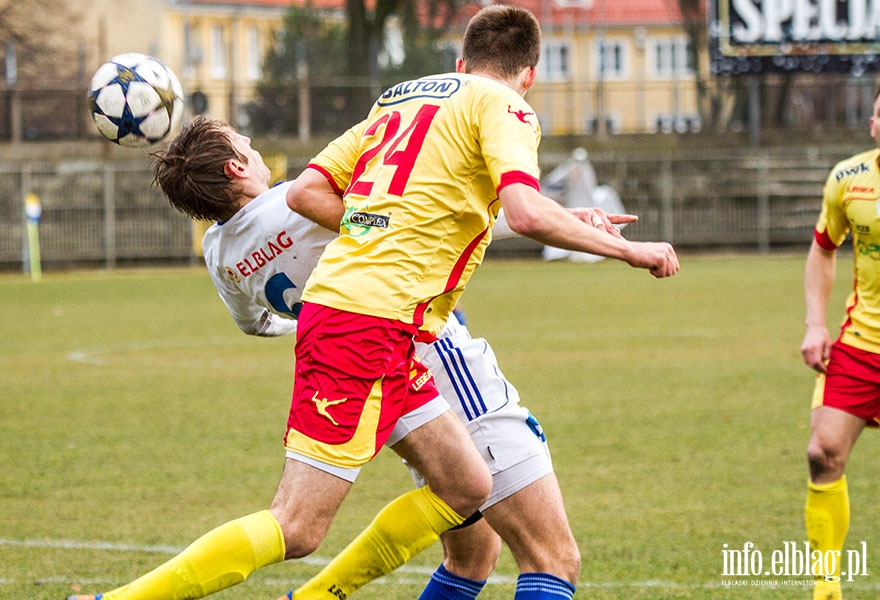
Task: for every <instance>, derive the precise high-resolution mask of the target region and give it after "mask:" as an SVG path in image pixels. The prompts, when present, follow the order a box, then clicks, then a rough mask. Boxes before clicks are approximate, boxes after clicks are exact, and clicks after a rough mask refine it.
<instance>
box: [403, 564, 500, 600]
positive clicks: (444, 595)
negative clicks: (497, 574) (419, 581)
mask: <svg viewBox="0 0 880 600" xmlns="http://www.w3.org/2000/svg"><path fill="white" fill-rule="evenodd" d="M484 585H486V582H485V581H474V580H473V579H466V578H464V577H459V576H458V575H456V574H455V573H450V572H449V571H447V570H446V568H445V567H444V566H443V565H440V566H439V567H438V568H437V570H436V571H434V574H433V575H431V581H429V582H428V585H427V586H425V589H424V590H422V595H421V596H419V600H474V598H476V597H477V594H479V593H480V590H482V589H483V586H484Z"/></svg>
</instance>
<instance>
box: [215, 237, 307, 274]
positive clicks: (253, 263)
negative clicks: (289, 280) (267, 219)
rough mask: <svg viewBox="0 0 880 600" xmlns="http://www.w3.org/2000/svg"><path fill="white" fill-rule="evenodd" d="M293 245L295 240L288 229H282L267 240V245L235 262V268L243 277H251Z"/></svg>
mask: <svg viewBox="0 0 880 600" xmlns="http://www.w3.org/2000/svg"><path fill="white" fill-rule="evenodd" d="M291 246H293V240H292V239H290V235H289V234H288V233H287V231H282V232H281V233H279V234H278V235H277V236H275V238H274V239H270V240H269V241H268V242H266V245H265V246H263V247H262V248H258V249H257V250H255V251H253V252H251V253H250V254H248V255H247V256H245V257H244V258H243V259H241V261H239V262H237V263H235V270H236V271H238V273H241V275H242V276H243V277H250V276H251V275H253V274H254V273H256V272H257V271H259V270H260V269H262V268H263V267H265V266H266V265H267V264H269V263H270V262H272V261H273V260H275V257H276V256H279V255H280V254H281V253H282V252H284V251H285V250H287V249H288V248H290V247H291ZM227 272H228V270H227Z"/></svg>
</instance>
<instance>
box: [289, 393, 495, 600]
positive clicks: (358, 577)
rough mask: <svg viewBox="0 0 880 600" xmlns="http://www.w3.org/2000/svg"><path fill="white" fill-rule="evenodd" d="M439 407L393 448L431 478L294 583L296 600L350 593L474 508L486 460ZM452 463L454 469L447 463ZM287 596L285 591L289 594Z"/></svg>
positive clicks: (483, 488)
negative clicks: (315, 570)
mask: <svg viewBox="0 0 880 600" xmlns="http://www.w3.org/2000/svg"><path fill="white" fill-rule="evenodd" d="M439 405H442V407H443V409H442V412H441V411H437V410H433V411H432V410H430V409H429V411H428V412H434V413H438V412H439V415H438V416H434V417H433V418H431V420H429V421H427V422H426V423H424V424H422V425H420V426H418V427H416V428H414V429H411V430H410V431H409V432H408V433H407V434H406V435H405V437H403V438H402V439H401V440H400V441H398V442H396V443H395V444H394V445H393V446H392V448H393V450H394V451H395V452H397V453H398V454H399V455H400V456H402V457H403V458H404V459H405V460H407V461H408V462H412V463H413V464H418V465H420V466H421V467H422V468H423V469H425V472H426V480H428V481H429V482H430V483H429V485H428V486H424V487H421V488H418V489H416V490H413V491H411V492H407V493H406V494H403V495H402V496H399V497H398V498H397V499H396V500H394V501H393V502H391V503H390V504H388V505H387V506H386V507H385V508H383V509H382V511H380V513H379V514H378V515H377V516H376V518H375V519H374V520H373V522H372V523H370V525H369V526H368V527H367V529H365V530H364V531H363V532H362V533H361V534H360V535H359V536H358V537H357V538H355V540H354V541H352V542H351V544H349V545H348V546H347V547H346V548H345V549H344V550H343V551H342V552H341V553H340V554H338V555H337V556H336V558H334V559H333V561H332V562H331V563H330V564H329V565H327V566H326V567H325V568H324V569H322V570H321V572H320V573H318V574H317V575H316V576H315V577H313V578H312V579H310V580H309V581H308V582H306V583H305V584H304V585H303V586H301V587H299V588H297V589H296V590H295V591H294V593H293V598H296V600H300V599H301V598H302V599H312V598H315V599H318V598H320V599H324V598H326V599H327V600H338V596H335V595H333V594H332V593H328V590H338V591H339V592H340V593H342V594H344V595H346V596H347V595H350V594H351V593H353V592H354V591H355V590H357V589H359V588H360V587H362V586H363V585H365V584H366V583H368V582H369V581H372V580H373V579H376V578H377V577H380V576H382V575H385V574H387V573H390V572H391V571H393V570H394V569H396V568H397V567H399V566H400V565H402V564H404V563H405V562H407V561H408V560H409V559H410V558H412V557H413V556H415V555H416V554H418V553H419V552H421V551H422V550H424V549H425V548H427V547H428V546H430V545H431V544H433V543H434V542H435V541H437V539H438V537H439V536H440V534H441V533H443V532H444V531H446V530H447V529H450V528H452V527H454V526H456V525H459V524H461V523H462V522H463V521H464V519H465V518H464V516H463V515H470V514H473V513H474V512H476V510H477V509H478V508H479V506H480V505H481V504H482V502H483V501H484V500H485V498H486V496H487V495H488V494H489V489H490V487H491V478H490V476H489V472H488V469H487V468H486V465H485V463H484V462H483V461H482V459H481V458H480V456H479V454H477V452H476V449H475V448H474V446H473V442H471V440H470V438H469V437H468V435H467V430H465V428H464V426H463V425H462V424H461V421H459V420H458V418H457V417H455V416H454V415H453V414H452V412H450V411H449V410H448V406H447V405H446V404H445V402H444V401H443V400H442V399H441V398H437V400H436V401H435V406H439ZM450 465H454V468H450ZM288 597H289V596H288Z"/></svg>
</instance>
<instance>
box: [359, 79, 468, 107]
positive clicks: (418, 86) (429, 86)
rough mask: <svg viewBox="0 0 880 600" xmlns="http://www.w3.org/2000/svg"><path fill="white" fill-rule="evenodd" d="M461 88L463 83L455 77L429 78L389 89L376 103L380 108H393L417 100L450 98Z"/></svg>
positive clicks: (407, 82)
mask: <svg viewBox="0 0 880 600" xmlns="http://www.w3.org/2000/svg"><path fill="white" fill-rule="evenodd" d="M460 87H461V82H460V81H459V80H458V79H455V78H453V77H428V78H424V79H416V80H415V81H405V82H403V83H398V84H397V85H395V86H394V87H392V88H389V89H388V90H387V91H386V92H385V93H384V94H382V96H381V97H380V98H379V100H378V101H377V102H376V103H377V104H378V105H379V106H391V105H393V104H398V103H400V102H406V101H407V100H414V99H416V98H437V99H442V98H449V97H450V96H452V94H454V93H455V92H457V91H458V89H459V88H460Z"/></svg>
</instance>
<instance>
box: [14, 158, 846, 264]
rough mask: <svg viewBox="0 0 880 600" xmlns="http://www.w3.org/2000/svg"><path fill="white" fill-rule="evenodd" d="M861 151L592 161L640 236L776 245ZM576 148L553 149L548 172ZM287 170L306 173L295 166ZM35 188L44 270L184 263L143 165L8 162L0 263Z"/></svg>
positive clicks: (696, 243) (517, 250)
mask: <svg viewBox="0 0 880 600" xmlns="http://www.w3.org/2000/svg"><path fill="white" fill-rule="evenodd" d="M852 153H853V149H852V148H847V149H840V148H837V149H835V148H823V149H819V148H817V147H807V148H792V149H789V150H785V151H781V150H779V149H771V148H761V149H739V150H728V151H718V150H713V151H702V152H695V151H690V152H672V151H664V152H650V153H649V152H644V153H632V152H628V153H614V152H608V153H602V154H595V155H591V156H590V161H591V163H592V165H593V167H594V168H595V171H596V174H597V177H598V180H599V183H601V184H605V185H609V186H611V187H612V188H614V189H615V190H616V191H617V192H618V194H619V196H620V198H621V200H622V201H623V204H624V206H625V209H626V210H627V212H632V213H635V214H637V215H639V221H638V222H637V223H635V224H632V225H630V226H628V227H627V229H626V235H627V237H628V238H630V239H634V240H668V241H671V242H673V243H674V244H675V245H676V247H677V248H679V249H700V250H710V249H711V250H725V249H739V250H750V251H759V252H769V251H773V250H776V249H783V248H789V247H791V246H792V245H798V246H803V245H806V244H808V243H809V241H810V239H811V232H812V228H813V225H814V223H815V220H816V217H817V215H818V212H819V208H820V205H821V193H822V185H823V183H824V180H825V177H826V175H827V173H828V172H829V170H830V168H831V167H832V166H833V164H834V163H835V162H837V161H838V160H840V159H841V158H844V157H845V156H847V155H848V154H852ZM565 158H568V154H559V155H557V156H552V155H544V161H545V163H546V164H545V165H544V169H545V172H547V171H549V169H550V168H552V166H555V165H556V164H559V163H560V162H562V160H564V159H565ZM290 172H292V173H293V172H298V170H296V169H291V170H290ZM27 194H36V196H37V197H38V198H39V199H40V201H41V203H42V207H43V213H42V221H41V223H40V226H39V236H40V242H41V254H42V261H43V265H44V266H45V267H46V268H49V269H52V268H67V267H71V266H84V265H90V266H103V267H107V268H113V267H115V266H121V265H129V264H159V263H164V264H167V263H172V262H186V261H190V260H194V259H195V257H196V254H197V253H196V251H195V250H194V248H195V247H196V246H195V245H194V243H193V238H194V226H193V224H192V222H191V221H189V220H188V219H187V218H185V217H183V216H181V215H180V214H178V213H177V212H176V211H175V210H174V209H172V208H171V207H170V206H169V205H168V203H167V201H166V200H165V198H164V197H163V195H162V194H161V192H160V191H159V190H158V189H156V188H155V187H154V186H153V185H152V174H151V172H150V170H149V166H148V165H147V164H145V162H144V161H131V162H116V161H113V162H104V161H98V160H95V161H80V162H57V163H52V164H46V163H42V162H41V163H26V164H21V165H5V166H4V165H0V268H2V269H4V270H13V269H21V268H26V267H27V261H26V259H25V257H26V256H27V253H26V244H27V234H26V218H25V214H24V202H23V199H24V197H25V195H27ZM493 246H495V247H494V248H492V249H491V252H490V256H493V255H494V256H498V255H504V254H508V255H509V254H523V253H525V254H533V253H535V252H537V250H539V247H538V246H537V245H536V244H532V243H530V242H528V241H526V240H502V241H499V242H498V243H497V245H494V244H493Z"/></svg>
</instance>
